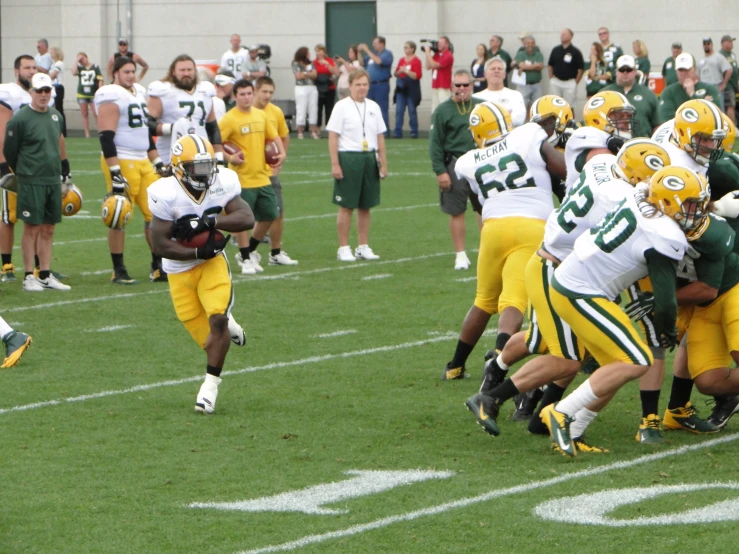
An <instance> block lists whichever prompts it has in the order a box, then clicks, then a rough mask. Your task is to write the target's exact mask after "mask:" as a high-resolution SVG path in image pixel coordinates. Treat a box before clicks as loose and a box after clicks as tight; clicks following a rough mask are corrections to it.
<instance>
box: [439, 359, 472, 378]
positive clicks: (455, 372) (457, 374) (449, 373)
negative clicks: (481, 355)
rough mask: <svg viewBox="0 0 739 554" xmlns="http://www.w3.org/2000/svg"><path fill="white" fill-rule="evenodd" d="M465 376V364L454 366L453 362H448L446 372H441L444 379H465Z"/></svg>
mask: <svg viewBox="0 0 739 554" xmlns="http://www.w3.org/2000/svg"><path fill="white" fill-rule="evenodd" d="M465 377H467V374H466V373H465V369H464V366H462V367H452V364H451V362H450V363H448V364H446V367H445V368H444V372H443V373H442V374H441V380H442V381H453V380H455V379H464V378H465Z"/></svg>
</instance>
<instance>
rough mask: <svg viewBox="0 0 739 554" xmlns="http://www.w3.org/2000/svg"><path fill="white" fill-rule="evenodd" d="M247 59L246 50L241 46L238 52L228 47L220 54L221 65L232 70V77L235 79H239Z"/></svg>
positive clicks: (247, 52) (247, 53)
mask: <svg viewBox="0 0 739 554" xmlns="http://www.w3.org/2000/svg"><path fill="white" fill-rule="evenodd" d="M248 59H249V51H248V50H244V49H243V48H241V49H239V51H238V52H234V51H233V50H230V49H229V50H227V51H226V52H225V53H224V54H223V56H221V67H222V68H223V69H228V70H229V71H231V72H233V74H234V77H236V78H237V79H241V72H242V71H244V66H245V65H246V61H247V60H248Z"/></svg>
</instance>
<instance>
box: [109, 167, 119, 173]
mask: <svg viewBox="0 0 739 554" xmlns="http://www.w3.org/2000/svg"><path fill="white" fill-rule="evenodd" d="M108 169H110V172H111V173H113V172H114V171H120V170H121V166H120V165H111V166H110V167H109V168H108Z"/></svg>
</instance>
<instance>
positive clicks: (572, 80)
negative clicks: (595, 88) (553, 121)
mask: <svg viewBox="0 0 739 554" xmlns="http://www.w3.org/2000/svg"><path fill="white" fill-rule="evenodd" d="M572 37H574V33H573V32H572V29H563V30H562V32H561V33H560V35H559V40H560V45H559V46H555V47H554V48H553V49H552V52H551V54H549V62H548V64H547V65H548V66H549V92H550V93H551V94H555V95H557V96H561V97H562V98H564V99H565V101H566V102H567V103H568V104H569V105H570V106H574V105H575V99H576V98H577V85H578V84H579V83H580V79H582V74H583V71H584V68H585V63H584V61H583V58H582V52H580V50H578V49H577V48H576V47H574V46H573V45H572Z"/></svg>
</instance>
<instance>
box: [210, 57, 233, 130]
mask: <svg viewBox="0 0 739 554" xmlns="http://www.w3.org/2000/svg"><path fill="white" fill-rule="evenodd" d="M234 83H236V77H234V74H233V72H231V71H229V70H228V69H219V70H218V74H217V75H216V76H215V78H214V79H213V84H214V85H215V87H216V95H215V96H214V97H213V111H214V112H215V114H216V121H220V120H221V118H222V117H223V116H224V115H226V112H227V111H228V110H230V109H231V108H233V107H234V106H235V105H236V102H234V100H233V98H232V94H233V88H234Z"/></svg>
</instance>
